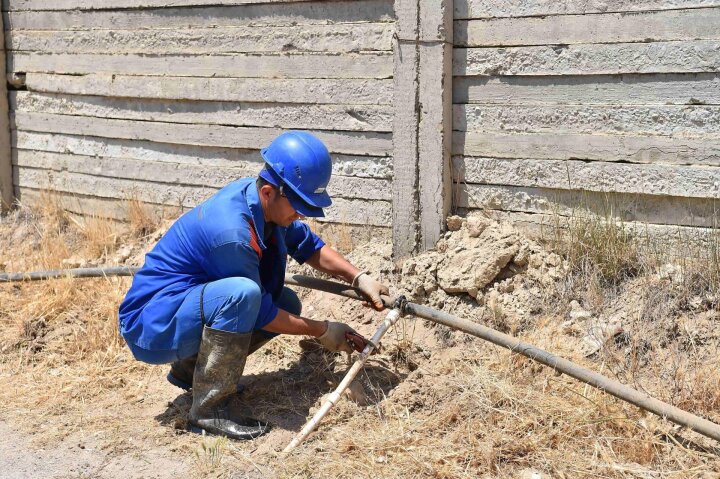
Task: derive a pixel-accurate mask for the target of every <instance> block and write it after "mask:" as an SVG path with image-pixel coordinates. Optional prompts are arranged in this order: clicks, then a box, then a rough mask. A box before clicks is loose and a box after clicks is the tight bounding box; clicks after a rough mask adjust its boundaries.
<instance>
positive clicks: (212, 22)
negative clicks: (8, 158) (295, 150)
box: [2, 0, 395, 232]
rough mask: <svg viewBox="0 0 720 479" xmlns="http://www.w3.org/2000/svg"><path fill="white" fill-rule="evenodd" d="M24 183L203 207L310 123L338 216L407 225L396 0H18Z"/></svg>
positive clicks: (8, 13)
mask: <svg viewBox="0 0 720 479" xmlns="http://www.w3.org/2000/svg"><path fill="white" fill-rule="evenodd" d="M2 5H3V10H4V18H5V21H6V28H5V30H6V36H5V39H6V42H7V49H8V62H7V64H8V69H9V72H10V73H11V74H14V75H15V76H16V77H18V78H24V89H22V90H21V91H13V92H11V94H10V96H9V101H10V109H11V116H12V126H13V136H12V146H13V149H12V164H13V166H14V174H13V176H14V184H15V192H16V194H17V195H18V196H19V197H20V198H21V199H23V200H25V201H28V202H32V201H35V200H37V199H38V198H39V192H40V191H41V190H42V189H50V190H53V191H55V192H58V193H59V194H60V195H61V197H62V201H63V204H64V205H65V207H66V208H68V209H70V210H72V211H74V212H77V213H91V212H94V213H102V214H106V215H109V216H111V217H113V218H119V219H121V218H122V217H123V215H124V211H123V206H122V204H123V203H122V201H123V200H126V199H130V198H137V199H139V200H141V201H144V202H146V203H148V204H149V205H151V207H156V208H159V207H162V206H170V207H175V206H177V207H181V208H183V209H187V208H191V207H193V206H194V205H196V204H197V203H198V202H200V201H202V200H203V199H205V198H207V197H208V196H210V195H212V194H213V192H215V191H217V189H218V188H220V187H222V186H223V185H225V184H227V183H228V182H229V181H231V180H233V179H235V178H238V177H242V176H248V175H253V176H254V175H256V174H257V172H258V171H259V170H260V168H261V166H262V160H261V158H260V155H259V149H260V148H262V147H264V146H266V145H267V143H268V142H269V141H270V140H271V139H272V138H274V137H275V136H276V135H277V134H278V133H280V132H281V131H282V130H285V129H307V130H311V131H313V132H314V133H316V134H317V135H318V136H319V137H320V138H321V139H323V140H324V141H325V142H326V144H327V145H328V147H329V148H330V150H331V153H332V154H333V157H334V160H335V161H334V176H333V180H332V182H331V184H330V193H331V194H332V195H333V197H334V200H335V201H334V204H333V206H332V207H331V208H330V209H329V211H328V212H327V213H328V214H327V218H326V219H325V221H327V222H328V223H346V224H349V225H370V226H375V227H379V228H385V229H386V230H387V231H388V232H389V231H390V227H391V225H392V176H393V165H392V131H393V108H394V104H393V100H394V83H393V54H392V49H393V34H394V32H395V13H394V8H393V7H394V5H393V1H392V0H325V1H321V0H306V1H300V0H262V1H259V0H212V1H208V0H112V1H110V0H96V1H94V2H86V1H79V0H60V1H53V2H48V1H44V0H42V1H41V0H5V1H3V4H2Z"/></svg>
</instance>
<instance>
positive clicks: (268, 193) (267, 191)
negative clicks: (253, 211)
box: [260, 185, 274, 200]
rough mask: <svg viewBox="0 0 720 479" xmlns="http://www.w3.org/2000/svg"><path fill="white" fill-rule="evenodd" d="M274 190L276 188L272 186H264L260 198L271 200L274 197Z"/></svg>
mask: <svg viewBox="0 0 720 479" xmlns="http://www.w3.org/2000/svg"><path fill="white" fill-rule="evenodd" d="M273 190H274V188H273V187H272V186H270V185H262V186H261V187H260V196H261V197H263V198H265V199H266V200H270V199H272V197H273Z"/></svg>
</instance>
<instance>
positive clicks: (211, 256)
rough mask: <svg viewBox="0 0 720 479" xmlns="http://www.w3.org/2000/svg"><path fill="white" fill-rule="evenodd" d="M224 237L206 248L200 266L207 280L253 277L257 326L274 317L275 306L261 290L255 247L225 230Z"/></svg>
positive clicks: (276, 310) (256, 248)
mask: <svg viewBox="0 0 720 479" xmlns="http://www.w3.org/2000/svg"><path fill="white" fill-rule="evenodd" d="M224 236H227V237H226V238H224V239H222V240H221V241H219V242H218V244H217V246H215V247H213V248H212V249H210V251H209V252H208V254H207V256H206V257H205V260H204V262H203V268H204V269H205V271H206V273H207V274H208V276H209V279H210V281H215V280H218V279H222V278H231V277H241V278H248V279H251V280H253V281H254V282H255V283H257V285H258V286H260V291H261V292H262V300H261V304H260V312H259V313H258V318H257V321H256V322H255V328H256V329H259V328H262V327H263V326H265V325H266V324H268V323H269V322H270V321H272V320H273V319H275V316H277V313H278V308H277V306H275V305H274V304H273V300H272V295H271V294H270V293H268V292H267V291H265V288H264V287H263V285H262V282H261V280H260V255H261V254H262V253H261V252H260V248H259V246H257V244H253V242H252V240H251V239H248V238H242V234H240V235H237V234H232V233H229V234H228V233H226V234H225V235H224Z"/></svg>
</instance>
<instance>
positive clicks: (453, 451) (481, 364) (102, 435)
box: [0, 207, 720, 478]
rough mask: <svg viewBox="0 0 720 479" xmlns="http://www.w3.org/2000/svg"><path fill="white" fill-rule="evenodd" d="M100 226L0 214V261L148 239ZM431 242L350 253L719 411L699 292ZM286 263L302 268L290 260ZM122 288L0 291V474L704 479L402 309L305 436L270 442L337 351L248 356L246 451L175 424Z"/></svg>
mask: <svg viewBox="0 0 720 479" xmlns="http://www.w3.org/2000/svg"><path fill="white" fill-rule="evenodd" d="M132 227H133V230H134V231H133V232H123V233H119V232H118V231H117V229H116V227H115V226H113V225H112V224H110V223H107V222H104V221H102V220H98V219H91V220H88V221H86V222H78V221H76V220H73V219H72V218H68V217H66V216H65V215H64V214H62V213H61V212H59V211H58V210H57V209H56V208H52V207H47V208H46V209H45V211H30V210H28V209H26V208H23V209H21V210H20V211H17V212H15V213H13V214H11V215H9V216H7V217H3V218H2V222H0V271H2V270H5V271H30V270H38V269H48V268H58V267H76V266H87V265H104V264H107V265H114V264H140V263H141V262H142V258H143V255H144V252H145V251H146V250H147V249H148V248H149V247H151V246H152V244H154V242H155V241H157V239H158V238H159V235H160V234H161V232H162V229H160V230H159V231H157V232H152V233H151V232H148V231H149V230H152V228H150V225H145V224H144V223H143V222H138V221H136V222H135V223H133V224H132ZM450 227H451V230H453V231H452V232H451V233H448V235H447V237H446V239H444V240H442V241H441V242H440V243H439V244H438V247H437V250H436V251H433V252H430V253H426V254H424V255H421V256H419V257H417V258H415V259H412V260H410V261H407V262H405V263H404V264H403V265H402V267H400V268H396V267H395V266H394V265H393V264H392V262H391V261H390V259H389V251H390V247H389V245H387V244H380V245H377V244H366V245H358V246H357V247H356V248H355V250H354V251H353V252H352V253H351V254H350V255H349V256H350V257H351V259H352V260H353V262H355V263H356V264H359V265H360V266H362V267H363V268H366V269H367V270H368V271H370V272H371V273H372V274H373V275H375V276H377V277H380V278H382V279H383V280H384V281H387V282H389V283H391V284H392V286H393V291H392V292H393V294H396V293H404V294H407V295H408V296H409V297H410V299H411V300H413V301H416V302H419V303H422V304H427V305H429V306H431V307H434V308H437V309H442V310H444V311H447V312H451V313H453V314H456V315H458V316H462V317H465V318H469V319H472V320H474V321H480V322H482V323H484V324H488V325H490V326H492V327H495V328H498V329H501V330H503V331H505V332H508V333H510V334H514V335H518V336H521V337H523V338H524V339H525V340H526V341H528V342H531V343H533V344H536V345H538V346H540V347H542V348H544V349H546V350H549V351H552V352H554V353H556V354H559V355H562V356H564V357H567V358H568V359H571V360H573V361H577V362H579V363H581V364H583V365H584V366H586V367H589V368H591V369H593V370H596V371H598V372H601V373H602V374H605V375H608V376H610V377H613V378H616V379H619V380H621V381H623V382H625V383H628V384H630V385H632V386H633V387H636V388H640V389H642V390H646V391H647V392H649V393H651V394H653V395H655V396H657V397H659V398H660V399H663V400H665V401H669V402H672V403H674V404H676V405H678V406H680V407H682V408H685V409H687V410H690V411H692V412H695V413H697V414H701V415H703V416H705V417H707V418H709V419H711V420H714V421H715V422H719V421H720V410H719V409H718V407H719V406H720V382H719V381H720V374H718V354H717V352H718V339H719V336H720V330H718V327H717V325H718V316H717V309H716V305H717V298H715V297H713V296H712V292H708V291H705V290H695V289H692V288H690V289H688V286H687V285H688V283H689V280H688V279H687V276H688V274H689V273H688V271H687V270H686V269H683V268H681V267H679V266H673V265H672V264H671V265H663V267H662V268H660V269H659V270H658V271H655V272H653V273H647V274H643V275H635V276H633V277H632V278H629V279H627V280H624V281H623V283H622V284H621V285H620V286H619V287H616V288H611V289H598V287H597V285H596V284H595V283H593V282H591V281H585V280H586V279H587V278H584V279H583V278H582V277H579V276H574V275H572V274H571V271H570V270H569V266H568V264H567V262H566V260H565V259H564V257H563V256H561V255H559V254H556V253H552V252H550V251H548V250H547V249H546V248H545V246H543V245H541V244H539V243H537V242H534V241H532V240H529V239H527V238H525V237H524V236H523V235H521V234H520V233H518V232H517V231H515V230H513V229H512V228H510V227H508V226H506V225H502V224H498V223H495V222H493V221H489V220H487V219H485V218H482V217H476V218H469V219H467V220H464V221H463V220H461V219H459V218H455V219H451V224H450ZM296 270H297V271H302V272H306V271H305V270H304V269H303V268H300V267H296ZM129 285H130V279H128V278H102V279H86V280H73V279H62V280H55V281H46V282H39V283H15V284H5V285H1V284H0V401H1V402H2V404H3V406H2V407H1V408H0V471H1V472H0V477H9V478H35V477H37V478H40V477H43V478H97V477H102V478H166V477H167V478H169V477H218V478H220V477H223V478H224V477H251V478H253V477H258V478H260V477H448V478H449V477H488V478H489V477H513V478H514V477H522V478H545V477H558V478H575V477H643V478H645V477H647V478H654V477H677V478H681V477H682V478H685V477H697V478H711V477H712V478H714V477H720V460H719V459H718V449H717V444H715V443H713V442H712V441H710V440H708V439H706V438H704V437H702V436H700V435H698V434H695V433H693V432H691V431H687V430H682V429H679V428H677V427H675V426H673V425H672V424H670V423H667V422H665V421H663V420H661V419H659V418H656V417H654V416H651V415H647V414H644V413H642V412H640V411H638V410H637V408H634V407H632V406H629V405H627V404H625V403H623V402H621V401H618V400H616V399H614V398H612V397H609V396H607V395H605V394H602V393H600V392H598V391H596V390H594V389H592V388H591V387H589V386H585V385H583V384H580V383H578V382H576V381H574V380H572V379H570V378H567V377H566V376H556V375H554V374H553V373H552V371H549V370H547V369H546V368H543V367H541V366H539V365H537V364H535V363H533V362H531V361H529V360H527V359H525V358H523V357H522V356H518V355H513V354H511V353H509V352H507V351H504V350H501V349H499V348H496V347H494V346H491V345H488V344H485V343H483V342H482V341H480V340H477V339H475V338H470V337H467V336H465V335H462V334H460V333H457V332H452V331H450V330H448V329H447V328H443V327H435V326H432V325H429V324H427V323H425V322H423V321H421V320H413V319H410V318H407V319H404V320H402V322H401V323H399V324H398V326H397V327H396V329H395V330H394V331H393V332H391V333H390V334H388V335H387V336H386V339H385V340H384V341H383V351H382V353H381V354H378V355H376V356H373V357H372V359H371V360H370V361H369V363H368V366H367V367H366V369H365V371H364V372H363V373H362V375H361V377H360V378H359V380H358V381H357V384H355V385H354V387H353V391H352V395H351V396H349V397H348V398H347V400H344V401H341V403H340V404H339V405H338V406H336V407H335V408H334V409H333V410H332V411H331V413H330V414H329V415H328V416H327V417H326V419H325V421H324V422H323V423H322V424H321V425H320V428H319V430H318V431H317V432H316V433H315V434H314V435H313V436H311V437H310V438H309V440H308V441H307V442H306V443H305V444H304V445H302V446H300V447H299V448H298V449H297V450H296V452H294V453H293V454H291V455H289V456H287V457H283V456H282V455H281V454H280V451H281V450H282V448H283V447H284V446H285V445H286V444H287V443H288V442H289V441H290V440H291V439H292V437H293V436H294V435H295V434H296V433H297V432H298V431H299V430H300V428H301V427H302V425H303V424H304V423H305V421H306V420H307V419H308V418H309V416H311V415H312V413H313V412H314V411H315V410H316V408H317V407H318V406H319V404H320V401H321V398H322V397H323V395H325V394H327V393H328V392H330V391H332V390H333V389H334V387H335V386H336V385H337V383H338V382H339V381H340V379H341V378H342V376H343V375H344V373H345V371H346V370H347V368H348V367H349V365H350V364H351V363H349V362H348V358H346V357H343V356H332V355H328V354H326V353H324V352H322V351H318V350H314V349H312V348H311V349H307V348H306V349H303V348H302V347H301V346H300V345H299V343H298V339H300V338H293V337H282V338H278V339H276V340H274V341H272V342H271V343H270V344H269V345H268V346H266V347H265V348H263V349H261V350H260V351H258V352H257V353H255V354H254V355H253V356H251V358H250V359H249V361H248V365H247V368H246V375H245V377H244V379H243V382H244V383H245V385H246V389H245V392H243V393H242V394H241V395H240V396H239V397H237V398H236V402H237V404H238V406H240V407H242V408H244V409H246V410H247V412H248V413H250V414H252V415H255V416H258V417H263V418H266V419H268V420H270V421H271V422H272V423H273V424H274V426H275V427H274V429H273V430H272V432H271V433H270V434H268V435H266V436H264V437H262V438H260V439H258V440H256V441H251V442H233V441H227V440H224V439H218V438H213V437H203V436H198V435H195V434H192V433H189V432H187V431H186V429H185V427H186V424H185V416H186V414H187V411H188V409H189V406H190V402H191V397H190V395H189V394H188V393H184V392H183V391H181V390H179V389H177V388H175V387H173V386H172V385H170V384H169V383H167V381H165V378H164V376H165V373H166V372H167V367H160V366H149V365H144V364H142V363H139V362H136V361H134V360H133V359H132V357H131V355H130V353H129V351H128V350H127V348H126V347H125V346H124V344H123V342H122V339H121V338H120V337H119V336H118V334H117V326H116V314H117V306H118V304H119V302H120V301H121V300H122V297H123V295H124V293H125V291H126V290H127V288H128V287H129ZM300 293H301V295H302V297H303V303H304V306H305V310H304V314H305V315H307V316H309V317H313V318H315V319H331V320H339V321H346V322H348V323H350V324H352V325H353V326H355V327H356V328H357V329H358V330H359V331H360V332H362V333H364V334H367V335H371V334H372V332H373V331H374V330H375V328H376V327H377V324H378V323H379V322H380V321H381V319H382V317H383V313H376V312H373V311H370V310H367V309H365V308H363V307H362V306H360V305H359V304H357V303H354V302H353V301H351V300H343V299H339V298H337V297H331V296H329V295H327V294H324V293H319V292H308V291H301V292H300Z"/></svg>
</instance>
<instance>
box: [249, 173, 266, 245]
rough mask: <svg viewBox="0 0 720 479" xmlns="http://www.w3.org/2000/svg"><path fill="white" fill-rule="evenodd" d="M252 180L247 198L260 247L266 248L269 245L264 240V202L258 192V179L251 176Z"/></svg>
mask: <svg viewBox="0 0 720 479" xmlns="http://www.w3.org/2000/svg"><path fill="white" fill-rule="evenodd" d="M250 180H251V181H250V184H249V185H248V187H247V190H246V191H247V193H246V194H245V199H246V201H247V204H248V208H249V209H250V214H251V215H252V219H253V227H254V228H255V233H257V238H258V243H259V244H260V248H262V249H266V248H267V246H265V242H264V241H263V240H264V238H265V234H264V233H265V215H263V209H262V204H261V203H260V193H258V189H257V181H255V179H254V178H250Z"/></svg>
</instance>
